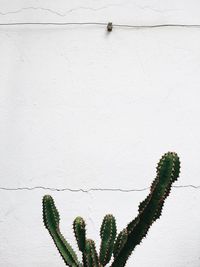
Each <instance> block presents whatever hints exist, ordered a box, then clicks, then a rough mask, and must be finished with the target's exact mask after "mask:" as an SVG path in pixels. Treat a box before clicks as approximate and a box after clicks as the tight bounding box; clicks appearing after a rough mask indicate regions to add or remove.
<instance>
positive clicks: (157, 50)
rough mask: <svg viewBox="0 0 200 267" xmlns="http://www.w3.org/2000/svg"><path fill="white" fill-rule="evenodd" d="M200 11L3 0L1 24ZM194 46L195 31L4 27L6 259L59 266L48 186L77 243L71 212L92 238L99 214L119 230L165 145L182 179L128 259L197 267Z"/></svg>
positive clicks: (163, 17)
mask: <svg viewBox="0 0 200 267" xmlns="http://www.w3.org/2000/svg"><path fill="white" fill-rule="evenodd" d="M199 15H200V3H199V1H195V0H193V1H186V0H185V1H183V0H182V1H179V0H174V1H161V0H160V1H152V0H151V1H150V0H149V1H145V0H142V1H141V0H140V1H139V0H138V1H118V0H116V1H113V0H110V1H105V0H104V1H90V0H84V1H80V0H76V1H59V0H58V1H44V0H43V1H36V0H32V1H22V0H18V1H14V0H13V1H12V4H11V2H8V1H3V0H1V1H0V23H12V22H88V21H90V22H109V21H113V23H116V24H127V23H129V24H133V25H152V24H162V23H181V24H200V16H199ZM199 47H200V28H189V27H184V28H183V27H173V28H172V27H165V28H156V29H137V30H135V29H123V28H114V29H113V32H112V33H110V34H107V32H106V30H105V29H104V27H102V26H0V70H1V71H0V148H1V149H0V187H1V189H0V203H1V209H0V240H1V242H0V265H1V266H3V267H23V266H24V267H25V266H29V267H36V266H37V267H38V266H40V267H47V266H48V267H49V266H58V267H61V266H63V262H62V260H61V259H60V258H59V255H58V253H57V251H56V249H55V248H54V244H53V242H52V240H51V238H50V237H49V235H48V233H47V231H46V230H45V228H44V227H43V225H42V213H41V198H42V196H43V195H44V194H47V193H48V194H52V195H53V196H54V197H55V200H56V203H57V205H58V208H59V209H60V213H61V218H62V221H61V227H62V229H63V231H64V233H66V236H67V237H68V239H69V240H70V241H71V242H72V243H73V244H75V243H74V239H73V235H72V229H71V228H72V227H71V223H72V221H73V219H74V217H75V216H77V215H82V216H84V217H85V218H86V221H87V222H88V232H89V235H90V236H91V237H92V238H94V239H95V240H98V242H99V233H98V231H99V226H100V222H101V220H102V218H103V216H104V215H105V214H106V213H113V214H114V215H116V218H117V221H118V226H119V229H122V227H124V226H125V224H126V223H127V222H128V221H129V220H130V219H131V218H133V216H135V215H136V214H137V206H138V203H139V201H141V200H142V199H143V198H144V197H145V195H146V194H147V192H148V190H142V191H134V189H136V190H137V189H145V188H147V187H148V186H149V185H150V183H151V181H152V179H153V178H154V176H155V166H156V163H157V161H158V160H159V158H160V156H161V155H162V154H163V153H165V152H167V151H169V150H170V151H171V150H172V151H176V152H177V153H178V154H179V156H180V158H181V162H182V168H181V177H180V180H179V181H178V182H177V183H176V186H179V187H178V188H173V190H172V194H171V195H170V197H169V199H168V200H167V202H166V205H165V208H164V212H163V216H162V218H161V220H159V222H156V223H155V225H154V226H153V227H152V229H151V230H150V233H149V235H148V237H147V238H146V239H145V240H144V242H143V243H142V244H141V246H139V247H138V248H137V249H136V251H135V253H134V255H132V257H131V259H130V260H129V262H128V264H127V266H128V267H129V266H135V267H147V266H148V267H158V266H159V267H160V266H162V267H186V266H190V267H198V266H199V265H200V249H199V244H200V228H199V225H200V213H199V206H200V189H199V188H198V186H199V185H200V181H199V179H200V178H199V173H200V165H199V158H200V127H199V114H200V105H199V102H200V93H199V88H200V49H199ZM187 185H188V186H187ZM181 186H186V187H181ZM35 187H48V188H52V189H54V188H57V189H64V188H68V189H70V190H76V189H82V190H88V189H91V188H93V189H100V190H99V191H89V192H81V191H79V192H72V191H70V190H66V191H63V192H56V191H55V192H52V191H51V190H47V189H46V190H45V189H37V188H35ZM18 188H19V189H20V188H21V189H23V188H24V190H17V189H18ZM26 188H27V189H26ZM34 188H35V189H34ZM9 189H14V190H9ZM28 189H32V190H28ZM104 189H106V190H107V189H114V190H115V189H120V190H121V191H120V190H118V191H112V190H111V191H106V190H104ZM132 189H133V191H131V192H122V191H123V190H132ZM98 244H99V243H98Z"/></svg>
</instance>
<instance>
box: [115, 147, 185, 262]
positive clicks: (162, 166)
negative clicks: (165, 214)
mask: <svg viewBox="0 0 200 267" xmlns="http://www.w3.org/2000/svg"><path fill="white" fill-rule="evenodd" d="M179 171H180V161H179V158H178V156H177V154H176V153H173V152H168V153H166V154H164V155H163V157H162V158H161V160H160V162H159V163H158V166H157V176H156V178H155V180H154V181H153V183H152V185H151V189H150V194H149V195H148V196H147V197H146V199H145V200H144V201H143V202H141V203H140V205H139V209H138V211H139V214H138V216H137V217H136V218H135V219H134V220H133V221H131V222H130V223H129V224H128V225H127V227H126V229H127V232H128V237H127V241H126V242H125V244H124V246H123V248H122V249H121V251H120V252H119V253H118V254H117V256H116V257H115V258H114V261H113V263H112V265H111V266H112V267H123V266H125V264H126V261H127V259H128V257H129V256H130V254H131V253H132V251H133V250H134V249H135V247H136V246H137V245H139V244H140V242H141V240H142V239H143V238H144V237H145V236H146V235H147V232H148V230H149V228H150V226H151V225H152V224H153V222H154V221H156V220H157V219H158V218H159V217H160V216H161V212H162V207H163V204H164V201H165V199H166V198H167V196H168V195H169V193H170V189H171V186H172V183H173V182H175V181H176V180H177V178H178V176H179ZM118 239H119V236H118Z"/></svg>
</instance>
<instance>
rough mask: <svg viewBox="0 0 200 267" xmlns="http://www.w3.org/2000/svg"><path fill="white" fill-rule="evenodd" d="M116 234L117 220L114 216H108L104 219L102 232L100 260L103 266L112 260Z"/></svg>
mask: <svg viewBox="0 0 200 267" xmlns="http://www.w3.org/2000/svg"><path fill="white" fill-rule="evenodd" d="M116 234H117V229H116V221H115V218H114V216H113V215H111V214H108V215H106V216H105V217H104V219H103V222H102V225H101V230H100V236H101V247H100V255H99V259H100V263H101V265H102V266H105V265H106V264H107V263H108V262H109V261H110V259H111V256H112V253H113V248H114V242H115V238H116Z"/></svg>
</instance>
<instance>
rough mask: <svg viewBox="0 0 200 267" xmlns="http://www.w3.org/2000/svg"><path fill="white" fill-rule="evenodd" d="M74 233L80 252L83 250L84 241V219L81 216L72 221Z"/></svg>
mask: <svg viewBox="0 0 200 267" xmlns="http://www.w3.org/2000/svg"><path fill="white" fill-rule="evenodd" d="M73 229H74V235H75V237H76V241H77V244H78V247H79V250H80V251H81V252H84V250H85V241H86V230H85V221H84V220H83V218H82V217H76V219H75V220H74V222H73Z"/></svg>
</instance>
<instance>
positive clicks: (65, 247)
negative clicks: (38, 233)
mask: <svg viewBox="0 0 200 267" xmlns="http://www.w3.org/2000/svg"><path fill="white" fill-rule="evenodd" d="M43 221H44V225H45V227H46V228H47V230H48V231H49V233H50V235H51V237H52V239H53V241H54V243H55V245H56V247H57V249H58V251H59V253H60V255H61V257H62V258H63V260H64V262H65V264H66V265H68V266H70V267H77V266H80V263H79V262H78V259H77V256H76V253H75V252H74V250H73V249H72V247H71V246H70V244H69V243H68V242H67V241H66V240H65V238H64V237H63V236H62V234H61V232H60V229H59V221H60V218H59V213H58V210H57V208H56V206H55V204H54V200H53V198H52V197H51V196H49V195H45V196H44V197H43Z"/></svg>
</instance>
